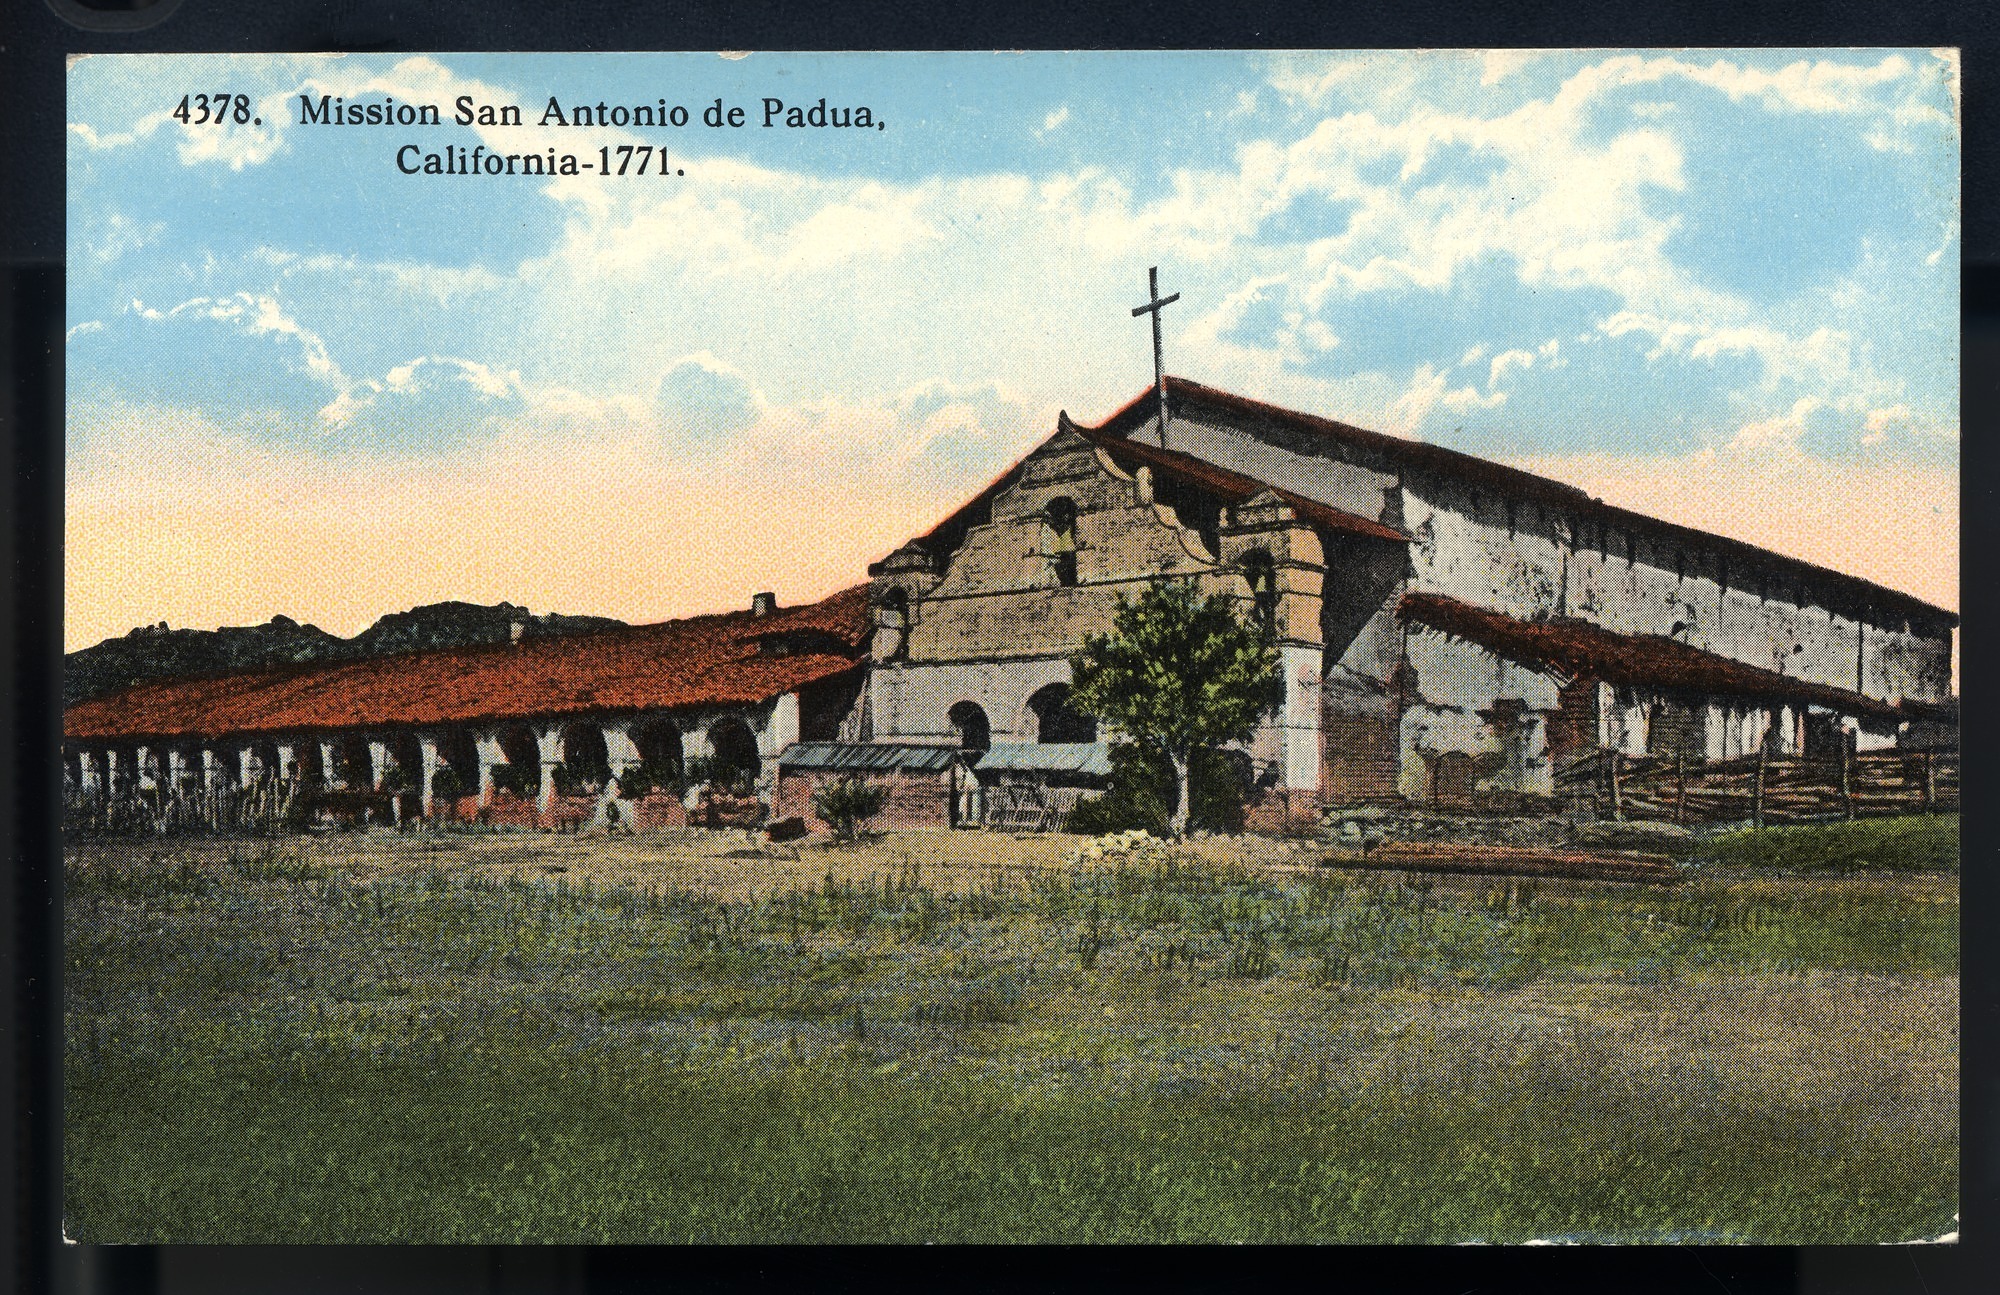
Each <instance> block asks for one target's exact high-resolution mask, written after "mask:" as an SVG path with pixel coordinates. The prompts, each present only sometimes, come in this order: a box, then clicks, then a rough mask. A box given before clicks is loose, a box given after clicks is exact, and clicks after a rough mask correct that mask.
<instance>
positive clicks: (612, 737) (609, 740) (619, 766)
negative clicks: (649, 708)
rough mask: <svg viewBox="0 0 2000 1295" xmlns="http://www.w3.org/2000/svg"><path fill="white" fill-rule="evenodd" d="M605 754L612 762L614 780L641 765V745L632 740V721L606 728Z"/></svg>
mask: <svg viewBox="0 0 2000 1295" xmlns="http://www.w3.org/2000/svg"><path fill="white" fill-rule="evenodd" d="M604 754H605V755H606V756H607V757H608V758H609V759H610V761H611V776H612V777H614V778H616V777H618V776H620V775H621V774H623V773H625V771H626V770H628V769H630V768H632V767H633V766H634V765H636V764H638V763H639V744H638V743H636V742H634V741H633V740H632V725H631V722H630V721H626V722H624V723H620V724H606V725H605V726H604Z"/></svg>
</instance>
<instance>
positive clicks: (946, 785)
mask: <svg viewBox="0 0 2000 1295" xmlns="http://www.w3.org/2000/svg"><path fill="white" fill-rule="evenodd" d="M845 776H846V775H845V774H841V773H837V772H835V771H833V770H830V769H798V770H784V769H781V770H779V772H778V794H777V798H776V803H775V804H774V805H773V806H772V810H771V817H773V818H792V817H798V818H802V819H804V820H805V822H806V827H807V828H809V829H810V830H812V831H814V832H830V831H832V830H833V829H832V828H831V827H830V826H829V825H828V824H827V823H826V822H825V821H824V820H823V819H821V818H820V816H819V815H818V814H815V813H814V812H813V807H812V798H813V793H814V792H816V791H818V790H819V789H820V788H821V787H824V786H829V785H831V784H833V783H835V782H838V781H840V779H841V778H843V777H845ZM863 778H864V780H865V781H866V782H867V783H868V784H869V785H870V786H885V787H887V788H888V789H889V799H888V800H886V801H885V802H883V805H882V812H881V813H879V814H877V815H876V816H875V817H874V818H871V819H869V820H868V822H867V824H866V826H868V827H870V828H875V829H878V830H901V829H904V828H912V827H949V826H950V825H951V775H950V774H949V773H904V772H902V771H900V770H898V771H894V772H889V773H868V774H865V775H863Z"/></svg>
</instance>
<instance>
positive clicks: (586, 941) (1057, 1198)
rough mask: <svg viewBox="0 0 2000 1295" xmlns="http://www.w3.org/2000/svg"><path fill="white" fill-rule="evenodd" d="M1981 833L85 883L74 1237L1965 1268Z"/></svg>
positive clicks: (365, 865) (739, 853) (100, 846)
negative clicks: (1894, 1245) (1355, 866)
mask: <svg viewBox="0 0 2000 1295" xmlns="http://www.w3.org/2000/svg"><path fill="white" fill-rule="evenodd" d="M1857 826H1863V827H1870V828H1872V827H1874V826H1875V825H1872V824H1870V825H1857ZM1956 827H1957V825H1956V822H1955V821H1954V820H1949V819H1930V820H1921V821H1917V822H1915V823H1914V824H1910V825H1904V826H1902V827H1901V828H1898V829H1895V830H1893V831H1888V833H1887V835H1888V836H1889V837H1893V838H1894V839H1895V840H1897V841H1900V842H1901V844H1900V845H1898V846H1896V847H1895V848H1894V849H1893V850H1887V849H1885V847H1883V845H1882V844H1881V842H1879V841H1878V842H1876V843H1875V844H1874V845H1872V846H1869V847H1868V849H1867V850H1865V851H1863V853H1869V852H1871V851H1872V856H1873V858H1874V859H1875V860H1878V862H1875V863H1874V864H1873V866H1872V867H1870V868H1869V869H1867V870H1861V869H1862V866H1863V863H1866V862H1868V861H1867V860H1863V861H1861V862H1853V861H1850V862H1848V863H1847V864H1845V865H1844V866H1843V867H1841V868H1834V869H1829V868H1821V867H1815V866H1814V863H1813V861H1814V860H1818V859H1820V858H1822V857H1823V856H1827V855H1840V857H1842V858H1848V859H1850V860H1852V858H1853V851H1848V853H1847V854H1845V855H1842V854H1841V851H1843V850H1846V849H1847V846H1848V845H1852V844H1853V842H1852V840H1851V839H1850V838H1851V837H1852V835H1853V833H1852V831H1851V829H1846V828H1830V829H1796V830H1797V831H1800V832H1805V833H1812V832H1819V833H1821V835H1822V839H1823V841H1824V843H1825V844H1824V848H1823V849H1822V850H1821V851H1820V852H1819V854H1815V853H1814V852H1813V851H1812V850H1811V849H1810V848H1809V846H1808V845H1806V844H1802V843H1803V842H1807V841H1808V837H1785V838H1783V840H1782V841H1779V840H1778V834H1777V833H1763V834H1757V835H1758V836H1760V837H1761V839H1762V844H1761V845H1758V846H1756V847H1755V848H1754V849H1753V847H1752V846H1750V845H1744V844H1741V843H1730V842H1725V843H1724V844H1721V845H1715V846H1714V848H1710V847H1709V846H1706V845H1705V846H1704V847H1703V852H1704V854H1705V856H1706V857H1708V858H1710V859H1711V860H1712V861H1714V862H1713V863H1712V865H1711V866H1710V867H1708V868H1706V869H1700V870H1696V872H1695V873H1694V875H1693V876H1692V878H1691V879H1690V880H1688V881H1685V882H1683V883H1681V884H1679V885H1676V886H1670V887H1660V886H1635V885H1611V884H1596V883H1583V882H1543V883H1540V884H1536V883H1530V882H1526V881H1520V880H1511V881H1510V880H1506V879H1497V878H1479V877H1453V878H1435V879H1433V878H1426V877H1421V876H1415V875H1400V874H1376V873H1366V874H1358V873H1348V872H1343V871H1340V870H1339V869H1337V868H1324V867H1312V866H1308V865H1307V864H1306V862H1305V860H1306V858H1307V856H1306V855H1304V854H1301V853H1298V852H1295V851H1292V850H1291V849H1290V848H1289V847H1285V846H1281V845H1278V844H1273V843H1256V842H1249V841H1237V842H1205V843H1200V844H1198V845H1197V846H1194V847H1190V848H1188V849H1185V850H1178V851H1167V850H1161V849H1152V848H1144V849H1141V850H1139V851H1137V852H1135V853H1131V854H1127V855H1122V856H1113V857H1110V858H1107V859H1105V860H1092V861H1075V860H1065V859H1064V858H1063V853H1064V851H1065V850H1071V849H1074V847H1075V846H1076V845H1077V841H1076V840H1075V838H1069V839H1064V838H1046V839H1038V840H1034V841H1024V842H1013V841H1009V840H1007V839H1006V838H1004V837H991V836H985V835H982V834H968V833H958V834H945V833H937V834H923V833H911V834H907V835H901V836H891V837H887V838H882V839H879V840H876V841H874V842H873V843H871V844H867V845H864V846H861V847H854V848H848V849H816V848H807V849H803V850H797V851H777V852H773V851H769V850H762V851H760V850H756V849H752V848H750V847H749V846H747V845H746V843H745V841H744V838H742V837H741V836H727V835H709V834H686V835H682V836H673V837H665V836H663V837H640V838H634V839H630V840H620V841H616V842H610V843H607V842H604V841H601V840H599V841H590V840H577V839H574V838H550V837H534V836H525V835H493V836H486V837H421V836H401V837H399V836H394V835H390V834H375V835H368V836H362V835H356V836H348V837H336V838H329V839H326V840H318V841H309V840H284V841H262V842H260V841H235V842H230V841H201V842H194V843H182V844H174V845H165V844H137V845H135V844H132V843H113V842H79V843H76V844H74V845H73V846H72V847H71V848H70V850H69V854H68V857H67V859H66V867H65V882H66V897H65V921H66V939H65V955H66V969H65V975H66V981H65V986H64V997H65V1005H66V1011H67V1050H66V1058H65V1064H66V1069H65V1076H66V1103H67V1112H66V1130H65V1132H66V1143H67V1146H66V1151H67V1154H66V1160H65V1172H66V1196H65V1201H64V1213H65V1219H66V1228H67V1231H68V1234H69V1235H70V1236H71V1237H73V1238H75V1239H77V1240H80V1241H128V1242H138V1241H146V1242H163V1243H169V1242H305V1241H347V1242H360V1241H420V1242H459V1243H465V1242H510V1241H542V1242H655V1241H659V1242H669V1241H726V1242H739V1241H772V1242H788V1241H799V1242H805V1241H1211V1240H1212V1241H1234V1240H1242V1241H1364V1242H1441V1241H1463V1240H1488V1241H1501V1242H1506V1241H1521V1240H1526V1239H1529V1238H1532V1237H1572V1238H1577V1239H1583V1240H1632V1241H1656V1240H1678V1239H1686V1240H1742V1241H1756V1242H1773V1243H1811V1242H1863V1241H1882V1240H1895V1239H1904V1238H1909V1237H1915V1236H1920V1235H1934V1234H1937V1233H1940V1232H1943V1231H1946V1230H1948V1229H1949V1228H1950V1227H1951V1226H1952V1217H1953V1214H1954V1212H1955V1210H1956V1208H1957V1202H1956V1197H1957V1178H1956V1162H1957V1122H1958V1121H1957V1058H1958V1035H1957V1015H1958V980H1957V966H1958V891H1957V878H1956V876H1955V875H1953V874H1952V872H1950V871H1948V870H1947V868H1948V867H1949V866H1951V861H1952V860H1953V859H1954V858H1955V849H1956ZM1717 840H1718V841H1721V840H1722V838H1717ZM1843 842H1845V844H1843ZM1759 849H1761V850H1763V851H1765V852H1766V853H1767V854H1769V853H1771V852H1775V853H1776V855H1777V858H1776V860H1775V862H1776V863H1777V864H1779V865H1780V866H1782V867H1783V868H1786V869H1790V871H1782V872H1780V871H1767V870H1757V869H1752V868H1750V867H1748V866H1747V865H1748V864H1750V863H1753V862H1760V863H1768V862H1773V860H1771V859H1768V858H1757V857H1755V852H1756V850H1759ZM1731 851H1734V852H1735V853H1733V854H1732V853H1730V852H1731ZM1315 857H1316V856H1315ZM1723 860H1727V864H1726V866H1725V865H1724V864H1723V863H1722V862H1721V861H1723ZM1800 860H1805V862H1800ZM1879 860H1888V861H1889V862H1888V863H1886V864H1885V863H1883V862H1879ZM1933 865H1934V866H1935V869H1936V870H1931V871H1923V870H1918V871H1911V870H1909V869H1911V868H1919V869H1921V868H1923V867H1925V866H1933ZM1884 867H1893V868H1896V869H1898V870H1894V871H1885V870H1881V869H1883V868H1884ZM557 869H561V870H562V871H554V870H557Z"/></svg>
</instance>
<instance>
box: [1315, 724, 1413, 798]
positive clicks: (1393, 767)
mask: <svg viewBox="0 0 2000 1295" xmlns="http://www.w3.org/2000/svg"><path fill="white" fill-rule="evenodd" d="M1320 731H1321V734H1322V737H1321V741H1322V742H1323V744H1324V745H1323V746H1322V747H1321V749H1320V793H1321V796H1322V797H1323V798H1324V799H1325V800H1326V802H1327V803H1328V804H1332V805H1362V804H1374V803H1378V802H1381V801H1393V800H1397V799H1399V797H1398V795H1397V792H1396V774H1397V768H1398V763H1399V761H1400V758H1401V750H1400V746H1401V743H1400V735H1399V734H1398V732H1397V726H1396V722H1395V720H1394V719H1393V718H1391V716H1389V715H1388V714H1385V713H1377V714H1373V715H1370V714H1352V713H1339V712H1335V711H1327V712H1326V713H1325V714H1323V715H1322V716H1321V717H1320Z"/></svg>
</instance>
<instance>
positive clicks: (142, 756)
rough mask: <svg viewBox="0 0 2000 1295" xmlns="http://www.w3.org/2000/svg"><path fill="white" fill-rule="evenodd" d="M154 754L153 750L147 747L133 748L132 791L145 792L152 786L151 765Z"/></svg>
mask: <svg viewBox="0 0 2000 1295" xmlns="http://www.w3.org/2000/svg"><path fill="white" fill-rule="evenodd" d="M155 754H156V753H155V752H154V750H153V748H152V747H149V746H142V747H137V748H134V750H133V752H132V788H133V790H135V791H146V790H148V788H149V786H150V785H152V784H153V781H154V779H153V774H152V764H153V760H154V758H155Z"/></svg>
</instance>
